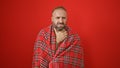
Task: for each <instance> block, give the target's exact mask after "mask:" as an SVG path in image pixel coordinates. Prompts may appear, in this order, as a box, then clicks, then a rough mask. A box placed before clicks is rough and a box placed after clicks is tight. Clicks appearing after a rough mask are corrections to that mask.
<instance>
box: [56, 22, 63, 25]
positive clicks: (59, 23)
mask: <svg viewBox="0 0 120 68" xmlns="http://www.w3.org/2000/svg"><path fill="white" fill-rule="evenodd" d="M57 24H62V25H65V24H64V23H63V22H58V23H57Z"/></svg>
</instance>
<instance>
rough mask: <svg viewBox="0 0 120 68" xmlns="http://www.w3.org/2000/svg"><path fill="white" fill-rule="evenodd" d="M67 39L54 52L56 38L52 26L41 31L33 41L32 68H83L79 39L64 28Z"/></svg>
mask: <svg viewBox="0 0 120 68" xmlns="http://www.w3.org/2000/svg"><path fill="white" fill-rule="evenodd" d="M66 29H67V32H68V37H67V38H65V40H64V41H62V42H61V43H60V44H59V47H58V49H57V50H56V37H55V32H54V30H53V27H52V26H49V27H47V28H45V29H42V30H41V31H40V32H39V34H38V36H37V39H36V41H35V46H34V54H33V62H32V68H83V52H82V47H81V46H80V42H79V41H80V39H79V36H78V35H77V34H73V33H72V32H71V30H70V29H69V28H66Z"/></svg>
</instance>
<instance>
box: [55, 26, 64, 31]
mask: <svg viewBox="0 0 120 68" xmlns="http://www.w3.org/2000/svg"><path fill="white" fill-rule="evenodd" d="M55 29H56V30H57V31H62V30H63V29H64V27H56V28H55Z"/></svg>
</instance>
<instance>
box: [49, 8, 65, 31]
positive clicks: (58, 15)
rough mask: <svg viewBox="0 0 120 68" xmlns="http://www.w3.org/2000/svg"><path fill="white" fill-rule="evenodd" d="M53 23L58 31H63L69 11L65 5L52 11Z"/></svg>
mask: <svg viewBox="0 0 120 68" xmlns="http://www.w3.org/2000/svg"><path fill="white" fill-rule="evenodd" d="M51 19H52V24H53V27H55V29H56V30H57V31H62V30H63V29H64V28H65V27H66V22H67V11H66V9H65V8H64V7H57V8H55V9H54V10H53V12H52V18H51Z"/></svg>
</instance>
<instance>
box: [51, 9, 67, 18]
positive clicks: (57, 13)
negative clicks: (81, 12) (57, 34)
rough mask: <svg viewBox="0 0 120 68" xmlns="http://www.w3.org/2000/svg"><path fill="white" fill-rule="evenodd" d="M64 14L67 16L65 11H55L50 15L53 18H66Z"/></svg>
mask: <svg viewBox="0 0 120 68" xmlns="http://www.w3.org/2000/svg"><path fill="white" fill-rule="evenodd" d="M66 14H67V12H66V11H65V10H63V9H56V10H55V11H54V12H53V13H52V15H53V16H54V15H55V16H56V15H57V16H66Z"/></svg>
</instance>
